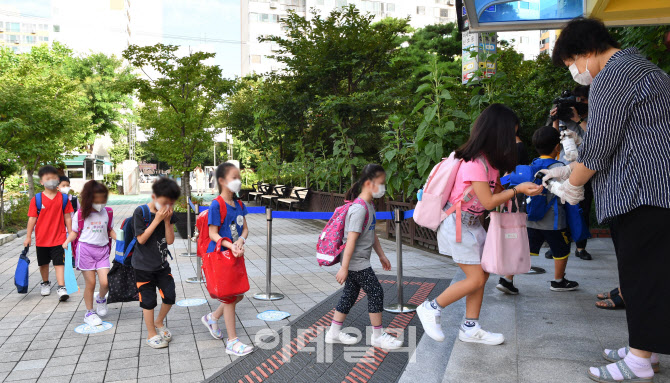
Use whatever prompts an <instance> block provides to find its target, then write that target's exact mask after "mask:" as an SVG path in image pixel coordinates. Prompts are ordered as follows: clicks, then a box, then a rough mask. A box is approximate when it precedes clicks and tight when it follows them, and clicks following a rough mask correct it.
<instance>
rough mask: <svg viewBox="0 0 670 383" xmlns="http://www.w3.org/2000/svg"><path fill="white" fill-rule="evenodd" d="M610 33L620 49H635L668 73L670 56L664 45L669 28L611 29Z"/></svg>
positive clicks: (669, 31) (663, 26) (664, 26)
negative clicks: (619, 45) (619, 44)
mask: <svg viewBox="0 0 670 383" xmlns="http://www.w3.org/2000/svg"><path fill="white" fill-rule="evenodd" d="M611 32H612V34H613V35H614V38H615V39H617V40H618V41H619V43H621V48H630V47H635V48H637V49H638V50H639V51H640V53H641V54H642V55H643V56H645V57H647V58H648V59H649V60H650V61H651V62H653V63H654V64H656V65H658V66H659V68H661V69H663V70H664V71H665V72H666V73H670V54H669V53H668V49H669V48H668V46H667V45H666V36H667V34H668V33H670V27H669V26H667V25H658V26H650V27H621V28H613V29H612V30H611Z"/></svg>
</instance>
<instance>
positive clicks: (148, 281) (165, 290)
mask: <svg viewBox="0 0 670 383" xmlns="http://www.w3.org/2000/svg"><path fill="white" fill-rule="evenodd" d="M135 281H136V282H137V290H139V298H140V307H141V308H143V309H145V310H153V309H154V308H155V307H156V305H157V304H158V302H157V300H156V288H158V292H159V293H160V294H161V299H162V301H163V303H165V304H167V305H173V304H174V303H175V300H176V299H177V294H176V292H175V286H174V278H172V271H171V270H170V268H169V267H167V268H165V269H161V270H156V271H145V270H137V269H135Z"/></svg>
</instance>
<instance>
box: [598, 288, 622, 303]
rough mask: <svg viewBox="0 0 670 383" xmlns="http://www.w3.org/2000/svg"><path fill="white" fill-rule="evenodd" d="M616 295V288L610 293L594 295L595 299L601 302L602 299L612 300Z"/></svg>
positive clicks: (617, 289) (617, 291)
mask: <svg viewBox="0 0 670 383" xmlns="http://www.w3.org/2000/svg"><path fill="white" fill-rule="evenodd" d="M618 295H619V288H618V287H617V288H615V289H613V290H612V291H610V292H607V293H600V294H598V295H596V298H598V299H600V300H601V301H602V300H604V299H612V298H614V297H615V296H618Z"/></svg>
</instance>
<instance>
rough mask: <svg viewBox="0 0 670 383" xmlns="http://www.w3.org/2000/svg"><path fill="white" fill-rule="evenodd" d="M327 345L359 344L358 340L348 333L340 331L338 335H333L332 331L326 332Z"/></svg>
mask: <svg viewBox="0 0 670 383" xmlns="http://www.w3.org/2000/svg"><path fill="white" fill-rule="evenodd" d="M324 339H325V341H326V343H342V344H356V343H358V338H356V337H355V336H351V335H349V334H347V333H346V332H343V331H340V333H339V334H337V335H331V332H330V330H328V332H326V336H325V337H324Z"/></svg>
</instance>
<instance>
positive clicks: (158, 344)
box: [147, 335, 168, 348]
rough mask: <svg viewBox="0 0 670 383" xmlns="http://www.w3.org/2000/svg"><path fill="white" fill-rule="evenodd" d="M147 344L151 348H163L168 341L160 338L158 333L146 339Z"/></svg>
mask: <svg viewBox="0 0 670 383" xmlns="http://www.w3.org/2000/svg"><path fill="white" fill-rule="evenodd" d="M147 344H148V345H149V347H151V348H165V347H167V346H168V342H166V341H165V339H163V338H161V336H160V335H156V336H153V337H151V339H147Z"/></svg>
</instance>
